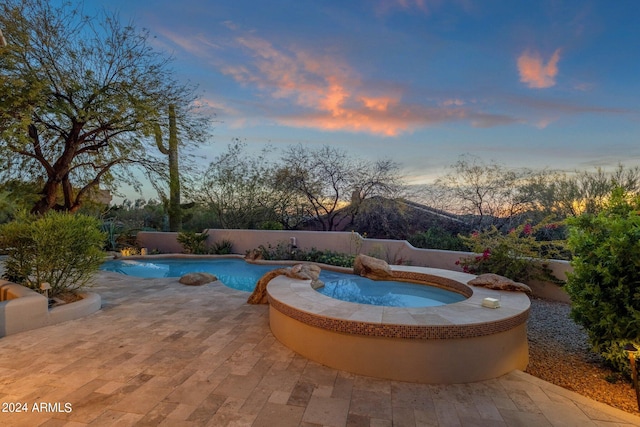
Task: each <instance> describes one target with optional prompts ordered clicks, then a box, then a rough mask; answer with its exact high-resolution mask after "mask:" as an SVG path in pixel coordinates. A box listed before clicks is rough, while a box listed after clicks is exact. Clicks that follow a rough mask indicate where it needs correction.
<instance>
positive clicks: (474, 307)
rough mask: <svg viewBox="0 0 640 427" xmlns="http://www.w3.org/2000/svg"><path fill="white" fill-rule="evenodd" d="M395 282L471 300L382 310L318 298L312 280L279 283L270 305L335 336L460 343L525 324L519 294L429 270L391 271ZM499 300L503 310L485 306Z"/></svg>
mask: <svg viewBox="0 0 640 427" xmlns="http://www.w3.org/2000/svg"><path fill="white" fill-rule="evenodd" d="M391 269H392V271H393V272H394V276H395V277H394V278H393V279H394V280H395V279H398V280H403V281H427V282H432V283H434V282H435V283H437V284H438V285H439V286H441V287H443V288H447V289H450V290H454V291H457V292H459V293H464V294H467V295H468V296H469V297H468V298H467V299H466V300H464V301H461V302H457V303H452V304H446V305H442V306H438V307H417V308H416V307H411V308H405V307H382V306H372V305H367V304H357V303H351V302H346V301H340V300H336V299H334V298H331V297H328V296H325V295H322V294H320V293H319V292H316V291H315V290H313V289H312V288H311V285H310V281H309V280H297V279H291V278H288V277H284V276H279V277H276V278H275V279H273V280H271V282H270V283H269V285H268V286H267V293H268V298H269V304H270V305H271V307H272V308H273V309H275V310H277V311H279V312H280V313H282V314H283V315H285V316H288V317H291V318H293V319H295V320H297V321H300V322H302V323H305V324H307V325H310V326H315V327H318V328H321V329H325V330H328V331H332V332H338V333H347V334H355V335H360V336H372V337H386V338H405V339H414V340H415V339H418V340H425V339H458V338H471V337H481V336H486V335H492V334H497V333H500V332H505V331H509V330H511V329H513V328H515V327H517V326H518V325H521V324H523V323H525V322H526V321H527V318H528V316H529V308H530V300H529V298H528V296H527V295H525V294H523V293H521V292H509V291H496V290H491V289H486V288H478V287H471V286H469V285H467V282H468V281H469V280H471V279H474V278H475V277H476V276H474V275H470V274H466V273H460V272H455V271H450V270H442V269H434V268H428V267H411V266H395V265H394V266H391ZM487 297H490V298H496V299H498V300H499V301H500V307H499V308H495V309H494V308H487V307H483V306H482V301H483V300H484V298H487Z"/></svg>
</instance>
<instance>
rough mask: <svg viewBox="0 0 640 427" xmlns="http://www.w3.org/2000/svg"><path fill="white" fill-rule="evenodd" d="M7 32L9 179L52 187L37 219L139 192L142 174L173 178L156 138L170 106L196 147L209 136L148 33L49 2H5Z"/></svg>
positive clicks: (2, 60) (2, 145) (5, 146)
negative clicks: (114, 192)
mask: <svg viewBox="0 0 640 427" xmlns="http://www.w3.org/2000/svg"><path fill="white" fill-rule="evenodd" d="M0 28H2V30H3V34H4V37H5V38H6V46H4V47H0V105H2V109H1V110H0V171H1V172H0V174H1V175H2V176H1V178H3V179H9V178H17V179H25V180H29V179H31V180H37V179H42V182H43V185H42V189H41V194H40V198H39V200H38V201H37V202H36V203H35V204H34V206H33V208H32V211H33V212H34V213H44V212H46V211H48V210H50V209H55V210H66V211H71V212H74V211H76V210H78V209H79V208H80V206H81V205H82V203H83V201H84V200H85V199H86V198H87V196H88V195H89V194H90V193H91V192H92V191H93V190H95V189H97V187H98V185H99V184H102V185H103V186H104V187H106V188H111V189H113V188H115V184H116V182H127V183H130V184H134V185H135V184H136V183H138V184H139V182H138V180H137V179H136V174H134V173H131V169H132V168H134V169H135V168H136V166H137V167H141V168H142V170H143V171H146V172H147V173H155V172H157V173H162V171H166V167H163V164H164V159H162V158H161V157H160V156H159V155H157V151H155V153H156V154H154V150H155V142H154V141H153V134H154V127H155V125H156V124H157V123H159V122H164V121H160V120H159V117H166V116H167V113H166V110H167V106H169V105H176V114H177V115H178V116H179V122H180V123H181V126H182V127H183V128H184V129H186V130H188V132H189V133H188V136H189V140H190V141H194V142H197V141H201V140H202V139H203V138H204V135H205V132H206V118H205V117H203V116H198V115H197V114H195V112H194V110H193V109H192V106H193V105H194V103H193V101H194V100H195V98H196V96H195V90H194V88H193V87H192V86H189V85H185V84H181V83H179V82H178V81H177V80H176V78H175V77H174V75H173V72H172V69H171V68H170V67H169V64H170V59H169V58H167V57H165V56H164V55H162V54H161V53H159V52H157V51H154V50H153V49H152V48H151V46H150V44H149V42H148V37H149V34H148V32H146V31H138V30H137V29H136V28H135V27H134V26H132V25H123V24H121V23H120V21H119V20H118V17H117V16H115V15H108V14H107V13H103V14H101V15H99V16H98V17H88V16H85V15H83V14H82V10H81V5H80V6H79V5H77V4H72V3H71V2H67V3H64V4H62V5H61V6H55V5H53V4H51V2H49V1H47V0H7V1H4V2H2V3H1V4H0ZM164 126H165V127H166V124H165V125H164Z"/></svg>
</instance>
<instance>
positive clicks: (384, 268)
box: [353, 254, 393, 280]
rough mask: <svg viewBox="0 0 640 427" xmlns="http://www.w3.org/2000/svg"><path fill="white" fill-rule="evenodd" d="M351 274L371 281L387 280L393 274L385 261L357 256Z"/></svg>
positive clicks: (361, 255)
mask: <svg viewBox="0 0 640 427" xmlns="http://www.w3.org/2000/svg"><path fill="white" fill-rule="evenodd" d="M353 273H354V274H357V275H358V276H362V277H368V278H369V279H373V280H388V279H391V278H392V277H393V272H392V271H391V268H389V264H387V263H386V261H384V260H381V259H378V258H374V257H370V256H367V255H363V254H359V255H358V256H357V257H356V259H355V261H354V262H353Z"/></svg>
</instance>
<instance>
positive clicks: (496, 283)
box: [467, 273, 531, 295]
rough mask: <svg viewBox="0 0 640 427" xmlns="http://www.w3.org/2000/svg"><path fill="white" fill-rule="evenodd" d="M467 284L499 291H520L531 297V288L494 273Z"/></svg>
mask: <svg viewBox="0 0 640 427" xmlns="http://www.w3.org/2000/svg"><path fill="white" fill-rule="evenodd" d="M467 284H468V285H472V286H482V287H485V288H488V289H494V290H498V291H519V292H524V293H526V294H527V295H531V288H530V287H529V286H527V285H525V284H524V283H520V282H514V281H513V280H511V279H509V278H507V277H504V276H500V275H498V274H493V273H486V274H481V275H479V276H478V277H476V278H475V279H472V280H469V281H468V282H467Z"/></svg>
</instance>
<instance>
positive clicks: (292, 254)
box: [258, 242, 355, 267]
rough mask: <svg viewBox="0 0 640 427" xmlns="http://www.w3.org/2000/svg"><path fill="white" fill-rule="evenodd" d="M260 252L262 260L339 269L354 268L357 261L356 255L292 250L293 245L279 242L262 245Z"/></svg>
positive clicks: (314, 250)
mask: <svg viewBox="0 0 640 427" xmlns="http://www.w3.org/2000/svg"><path fill="white" fill-rule="evenodd" d="M258 250H259V251H260V253H261V254H262V258H263V259H266V260H287V261H306V262H318V263H322V264H329V265H335V266H338V267H353V260H354V259H355V255H351V254H343V253H339V252H333V251H321V250H318V249H315V248H313V249H311V250H309V251H303V250H301V249H295V248H291V245H290V244H288V243H286V242H279V243H277V244H276V245H275V246H272V245H271V244H270V243H269V244H267V246H264V245H260V246H259V247H258Z"/></svg>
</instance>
